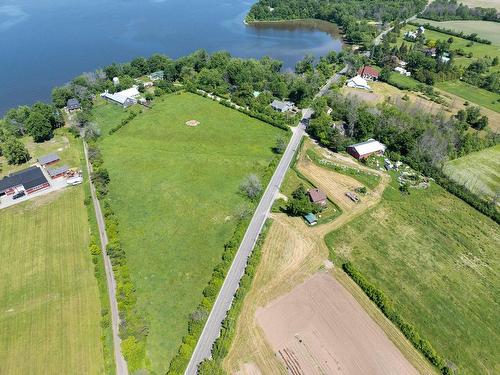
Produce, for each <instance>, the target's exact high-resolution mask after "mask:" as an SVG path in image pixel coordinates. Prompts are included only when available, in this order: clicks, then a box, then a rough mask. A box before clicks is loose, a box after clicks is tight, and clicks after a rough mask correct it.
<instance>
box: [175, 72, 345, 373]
mask: <svg viewBox="0 0 500 375" xmlns="http://www.w3.org/2000/svg"><path fill="white" fill-rule="evenodd" d="M345 71H347V67H345V68H344V69H342V71H341V73H342V72H345ZM339 79H340V74H335V75H334V76H333V77H332V78H330V79H329V80H328V81H327V83H326V84H325V86H323V87H322V88H321V90H320V91H319V93H318V94H317V95H316V96H322V95H324V94H325V93H327V92H328V89H329V88H330V86H331V85H332V84H333V83H335V82H337V81H338V80H339ZM312 114H313V111H312V109H310V108H306V109H304V110H303V115H302V119H301V120H300V123H299V125H298V126H297V127H296V128H295V129H293V135H292V138H291V139H290V142H289V143H288V146H287V148H286V150H285V152H284V154H283V157H282V158H281V160H280V162H279V164H278V167H277V168H276V171H275V172H274V175H273V177H272V178H271V181H270V182H269V185H267V188H266V191H265V192H264V194H263V195H262V198H261V200H260V202H259V205H258V206H257V209H256V210H255V213H254V215H253V217H252V220H251V221H250V225H249V226H248V228H247V231H246V233H245V236H244V237H243V240H242V241H241V244H240V247H239V249H238V252H237V253H236V255H235V257H234V260H233V263H232V264H231V268H230V269H229V272H228V273H227V276H226V278H225V280H224V283H223V284H222V288H221V289H220V291H219V295H218V296H217V299H216V300H215V304H214V306H213V307H212V311H211V312H210V315H209V316H208V319H207V322H206V323H205V327H204V328H203V332H202V333H201V336H200V338H199V340H198V343H197V344H196V347H195V349H194V352H193V355H192V356H191V360H190V361H189V364H188V366H187V368H186V371H185V372H184V374H185V375H196V373H197V372H198V365H199V364H200V363H201V362H203V360H205V359H206V358H210V357H211V352H212V346H213V344H214V342H215V340H216V339H217V337H219V333H220V329H221V324H222V321H223V320H224V318H225V317H226V313H227V311H228V310H229V308H230V307H231V303H232V301H233V296H234V294H235V293H236V291H237V290H238V287H239V283H240V279H241V277H242V276H243V274H244V272H245V267H246V265H247V261H248V257H249V256H250V254H251V253H252V250H253V248H254V246H255V242H256V241H257V238H258V236H259V234H260V231H261V230H262V227H263V226H264V223H265V221H266V219H267V216H268V214H269V211H270V210H271V206H272V205H273V202H274V199H275V197H276V194H277V193H278V192H279V189H280V186H281V183H282V182H283V179H284V178H285V174H286V172H287V170H288V168H289V166H290V163H291V161H292V159H293V157H294V155H295V151H297V148H298V147H299V145H300V141H301V140H302V137H303V136H304V133H305V129H306V125H307V123H308V121H309V119H310V118H311V115H312Z"/></svg>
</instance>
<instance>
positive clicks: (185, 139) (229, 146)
mask: <svg viewBox="0 0 500 375" xmlns="http://www.w3.org/2000/svg"><path fill="white" fill-rule="evenodd" d="M117 108H118V109H119V110H121V111H123V110H122V109H120V108H119V107H115V106H113V105H111V104H108V105H103V106H102V107H101V108H100V109H99V112H98V113H97V117H96V120H97V122H98V123H100V124H101V126H103V121H104V122H106V120H101V119H100V118H99V116H104V117H106V118H108V119H109V118H114V117H115V116H114V115H111V114H112V113H116V112H117V110H116V109H117ZM108 111H109V113H108ZM192 119H194V120H198V121H200V125H198V126H197V127H188V126H186V125H185V122H186V121H188V120H192ZM107 126H108V125H105V126H103V127H107ZM284 135H285V133H284V132H283V131H282V130H279V129H277V128H274V127H272V126H270V125H268V124H264V123H262V122H260V121H257V120H255V119H252V118H250V117H248V116H246V115H243V114H241V113H239V112H237V111H235V110H232V109H229V108H226V107H224V106H222V105H220V104H218V103H215V102H213V101H211V100H209V99H205V98H202V97H199V96H197V95H193V94H187V93H186V94H181V95H170V96H165V97H163V98H160V99H157V100H156V102H155V104H154V106H153V108H152V109H151V110H144V112H143V113H142V114H140V115H139V116H137V117H136V118H135V119H134V120H132V121H131V122H130V123H128V124H127V125H126V126H125V127H123V128H122V129H120V130H119V131H118V132H116V133H114V134H113V135H108V136H106V137H104V138H103V139H102V141H101V143H100V147H101V150H102V152H103V156H104V162H105V167H106V168H107V169H108V170H109V173H110V176H111V184H110V194H109V198H110V199H111V201H112V206H113V208H114V210H115V212H116V214H117V216H118V219H119V222H120V228H121V231H120V238H121V240H122V242H123V246H124V249H125V251H126V253H127V258H128V265H129V267H130V271H131V275H132V279H133V281H134V283H135V285H136V287H137V292H136V295H137V297H138V306H139V309H140V310H142V311H144V313H145V315H146V317H147V319H148V321H149V326H150V334H149V336H148V340H147V347H146V351H147V356H148V358H149V360H150V366H149V367H150V368H151V369H152V370H154V371H155V373H158V374H161V373H164V372H165V370H166V369H167V367H168V365H169V361H170V360H171V358H172V356H173V355H174V354H175V353H176V350H177V348H178V347H179V345H180V344H181V338H182V336H183V335H184V334H185V333H186V329H187V319H188V316H189V314H190V313H191V312H192V311H193V310H194V309H195V308H196V306H197V304H198V303H199V302H200V300H201V297H202V295H201V292H202V290H203V288H204V287H205V285H206V283H207V282H208V280H209V278H210V275H211V273H212V270H213V267H214V266H215V265H216V264H217V263H218V262H219V259H220V256H221V255H222V252H223V245H224V243H225V241H227V240H228V239H229V238H230V237H231V234H232V232H233V230H234V228H235V224H236V220H235V219H234V218H233V214H234V213H235V210H236V208H237V207H238V206H240V205H242V204H245V202H246V199H245V198H244V197H243V196H242V195H241V194H240V193H239V192H238V190H239V185H240V183H241V182H242V181H243V179H244V178H245V176H246V175H248V174H249V173H258V172H259V171H262V170H263V169H264V168H266V167H267V166H268V164H269V162H270V160H272V159H273V157H274V156H273V154H272V150H271V148H272V147H273V146H274V144H275V140H276V138H277V137H278V136H284Z"/></svg>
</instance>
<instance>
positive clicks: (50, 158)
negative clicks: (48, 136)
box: [38, 154, 61, 167]
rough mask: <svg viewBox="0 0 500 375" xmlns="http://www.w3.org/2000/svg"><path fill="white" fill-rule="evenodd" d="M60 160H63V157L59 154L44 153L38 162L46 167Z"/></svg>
mask: <svg viewBox="0 0 500 375" xmlns="http://www.w3.org/2000/svg"><path fill="white" fill-rule="evenodd" d="M59 160H61V159H60V158H59V156H58V155H57V154H48V155H44V156H41V157H39V158H38V163H40V165H41V166H42V167H45V166H47V165H51V164H54V163H57V162H58V161H59Z"/></svg>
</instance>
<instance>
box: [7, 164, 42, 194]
mask: <svg viewBox="0 0 500 375" xmlns="http://www.w3.org/2000/svg"><path fill="white" fill-rule="evenodd" d="M48 187H50V184H49V182H48V181H47V179H46V178H45V175H44V174H43V172H42V170H41V169H40V168H39V167H36V166H35V167H30V168H28V169H24V170H22V171H19V172H15V173H11V174H10V175H8V176H7V177H4V178H3V179H1V180H0V196H2V195H12V194H15V193H18V192H21V191H25V192H26V194H31V193H34V192H35V191H39V190H43V189H46V188H48Z"/></svg>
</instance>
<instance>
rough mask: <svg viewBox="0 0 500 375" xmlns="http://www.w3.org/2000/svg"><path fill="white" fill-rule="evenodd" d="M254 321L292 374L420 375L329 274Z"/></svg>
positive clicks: (299, 288) (309, 282)
mask: <svg viewBox="0 0 500 375" xmlns="http://www.w3.org/2000/svg"><path fill="white" fill-rule="evenodd" d="M256 318H257V321H258V323H259V326H260V327H262V329H263V330H264V332H265V336H266V338H267V340H268V342H269V343H270V345H271V347H272V349H273V350H274V352H276V353H278V354H279V357H280V358H281V359H282V361H283V362H284V363H285V364H286V367H287V369H288V372H289V373H290V374H294V375H302V374H418V372H417V370H416V369H415V368H414V367H413V366H412V365H411V364H410V363H409V362H408V361H407V360H406V358H405V357H403V355H402V354H401V352H400V351H399V350H398V349H397V348H396V346H395V345H394V344H393V343H392V342H391V341H390V340H389V338H388V337H387V336H386V335H385V333H384V332H383V331H382V329H381V328H380V327H379V326H378V325H377V324H376V323H375V322H374V321H373V320H372V319H371V318H370V316H369V315H368V314H367V313H366V312H365V311H364V310H363V308H362V307H361V306H360V305H359V304H358V303H357V302H356V300H355V299H354V298H353V297H352V296H351V295H350V294H349V292H348V291H347V290H346V289H345V288H344V287H343V286H342V285H341V284H340V283H339V282H338V281H337V280H335V279H334V278H333V277H331V276H330V275H329V274H328V273H325V272H323V273H317V274H315V275H314V276H313V277H311V278H310V279H308V280H307V281H306V282H304V283H302V284H301V285H299V286H297V287H296V288H294V289H293V290H292V291H291V292H290V293H288V294H286V295H284V296H282V297H279V298H277V299H276V300H274V301H272V302H271V303H270V304H268V305H267V306H266V307H264V308H259V309H258V310H257V313H256Z"/></svg>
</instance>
